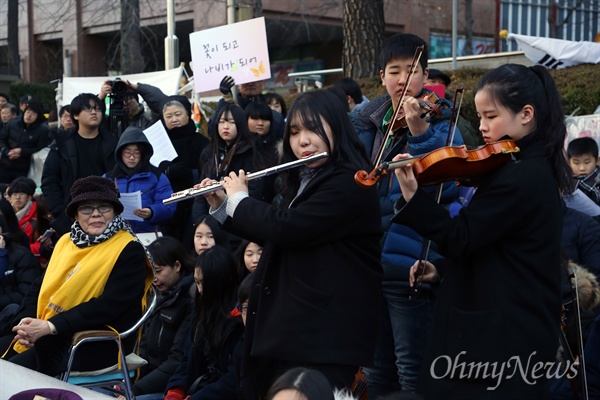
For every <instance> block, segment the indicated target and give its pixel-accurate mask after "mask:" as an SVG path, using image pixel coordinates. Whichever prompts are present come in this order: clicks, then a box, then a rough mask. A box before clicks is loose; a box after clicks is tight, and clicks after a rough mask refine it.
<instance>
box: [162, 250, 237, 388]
mask: <svg viewBox="0 0 600 400" xmlns="http://www.w3.org/2000/svg"><path fill="white" fill-rule="evenodd" d="M194 281H195V282H196V288H197V293H196V298H195V302H194V312H193V314H192V329H191V334H190V340H189V341H188V342H187V351H186V353H185V356H184V359H183V361H182V362H181V363H180V365H179V367H178V368H177V371H176V372H175V374H174V375H173V376H172V377H171V379H170V380H169V383H168V385H167V395H166V396H165V400H182V399H183V398H184V397H185V396H187V395H191V396H190V400H196V399H215V400H217V399H235V398H237V393H238V386H237V384H235V382H237V378H236V377H235V376H231V374H235V372H233V369H231V368H230V367H231V365H230V364H231V362H232V359H233V351H234V348H235V347H236V345H237V344H238V343H239V342H240V341H241V340H242V335H243V333H244V324H243V322H242V318H241V314H240V312H239V311H238V309H237V308H236V305H237V303H238V296H237V290H238V285H239V279H238V276H237V271H236V268H235V262H234V261H233V257H232V256H231V253H230V252H229V251H228V250H226V249H224V248H222V247H220V246H214V247H212V248H210V249H209V250H206V251H205V252H204V253H202V254H201V255H200V256H199V257H198V259H197V260H196V264H195V269H194ZM200 377H202V378H201V379H200V380H199V381H197V380H198V378H200Z"/></svg>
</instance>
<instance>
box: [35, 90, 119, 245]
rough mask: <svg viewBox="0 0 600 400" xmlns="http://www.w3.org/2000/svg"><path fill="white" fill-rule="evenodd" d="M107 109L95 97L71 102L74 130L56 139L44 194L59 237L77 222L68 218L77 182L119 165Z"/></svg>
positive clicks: (47, 165)
mask: <svg viewBox="0 0 600 400" xmlns="http://www.w3.org/2000/svg"><path fill="white" fill-rule="evenodd" d="M103 114H104V107H103V104H102V102H101V101H100V99H98V97H96V96H95V95H93V94H91V93H83V94H80V95H79V96H77V97H75V98H74V99H73V101H71V116H72V119H73V123H74V125H75V126H74V127H73V128H72V129H70V130H69V131H66V132H65V134H64V135H59V136H57V137H56V138H55V140H54V142H53V143H52V144H51V146H50V152H49V153H48V157H47V158H46V162H45V163H44V170H43V172H42V193H43V194H44V198H45V200H46V203H47V204H48V208H49V209H50V212H51V213H52V216H53V217H54V221H52V223H51V226H52V227H53V228H54V229H55V230H56V232H57V233H58V234H59V235H62V234H64V233H66V232H69V231H70V229H71V223H72V222H73V221H72V220H71V219H70V218H69V217H68V216H67V215H66V214H65V209H66V206H67V204H69V201H70V199H69V190H70V189H71V186H72V184H73V182H75V181H76V180H77V179H79V178H84V177H86V176H90V175H97V176H102V175H103V174H105V173H106V172H108V171H110V170H112V169H113V167H114V165H115V157H114V152H115V148H116V146H117V139H116V138H115V137H113V136H112V135H111V134H110V133H109V132H108V131H107V130H105V129H104V128H103V127H102V126H101V124H102V116H103Z"/></svg>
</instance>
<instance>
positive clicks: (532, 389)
mask: <svg viewBox="0 0 600 400" xmlns="http://www.w3.org/2000/svg"><path fill="white" fill-rule="evenodd" d="M475 106H476V109H477V114H478V116H479V121H480V126H479V129H480V131H481V132H482V134H483V138H484V140H485V142H486V143H494V142H497V141H499V140H504V139H506V138H510V139H512V140H514V141H515V142H516V145H517V146H518V147H519V149H520V152H519V154H518V155H517V156H518V158H519V160H518V162H508V163H506V164H504V165H502V166H500V168H498V170H497V171H495V172H494V173H493V174H491V175H490V176H489V177H488V178H487V179H486V180H484V181H482V182H481V183H480V185H479V186H478V189H477V192H476V193H475V195H474V196H473V199H472V200H471V202H470V203H469V204H468V205H467V206H466V207H463V208H462V209H461V210H460V211H459V213H458V215H457V216H455V217H454V218H452V217H451V216H450V215H449V213H448V210H446V209H445V208H444V207H442V206H441V205H439V204H437V203H436V201H435V199H434V198H433V196H430V195H429V194H428V193H426V192H424V191H423V190H422V189H419V184H418V182H417V180H416V178H415V175H414V173H413V169H412V165H411V164H408V165H406V166H405V167H401V168H398V169H396V170H395V175H396V177H397V179H398V181H399V182H400V186H401V188H402V197H400V198H399V199H398V201H397V203H396V205H395V206H396V209H397V210H399V211H398V213H397V214H396V215H395V216H394V217H393V222H396V223H401V224H405V225H407V226H409V227H411V228H413V229H415V230H416V231H417V232H418V233H419V234H421V235H423V236H424V237H426V238H428V239H431V240H432V241H434V242H435V243H436V244H437V246H438V249H439V252H440V254H442V255H443V256H445V257H446V258H444V259H443V260H439V262H436V263H429V262H426V263H425V266H424V267H423V268H422V269H423V271H422V272H419V273H417V265H418V263H415V265H413V266H412V267H411V271H410V279H411V284H415V282H420V281H422V280H425V281H439V280H440V279H441V278H442V277H443V282H442V283H441V284H440V287H439V292H438V299H437V301H436V311H435V318H434V319H433V329H432V337H431V340H430V343H429V346H428V347H427V353H428V354H427V360H426V364H425V366H424V367H425V368H423V371H424V372H423V374H422V375H421V377H420V378H421V380H420V383H419V393H420V394H422V395H423V396H424V397H425V398H443V399H481V398H487V397H489V396H491V395H492V394H491V393H493V396H494V397H495V398H499V399H507V398H515V396H518V397H519V398H523V399H534V398H535V399H549V398H551V396H550V389H549V383H548V379H549V377H550V376H551V375H552V372H550V370H552V371H555V370H556V365H554V363H556V362H557V361H556V352H557V347H558V337H559V326H560V321H561V319H560V317H561V305H562V296H561V228H562V210H561V195H568V194H569V193H571V191H572V183H571V171H570V170H569V166H568V164H567V160H566V158H565V156H564V141H565V138H566V126H565V122H564V115H563V112H562V106H561V103H560V96H559V93H558V91H557V89H556V85H555V83H554V81H553V79H552V76H551V75H550V73H549V72H548V70H547V69H546V68H544V67H542V66H539V65H536V66H533V67H526V66H523V65H517V64H506V65H503V66H501V67H498V68H496V69H494V70H492V71H490V72H488V73H487V74H486V75H485V76H484V77H483V78H482V80H481V81H480V82H479V84H478V85H477V87H476V89H475ZM405 158H408V156H407V155H402V154H401V155H398V156H396V157H394V160H401V159H405ZM442 359H444V360H448V361H449V362H450V360H455V361H452V362H460V365H509V364H511V365H515V364H512V363H513V362H514V363H522V364H523V365H525V364H527V365H538V366H543V367H542V368H537V370H536V372H535V376H536V379H535V380H533V381H531V380H530V379H529V376H530V375H529V372H528V373H525V374H512V373H511V374H512V375H511V377H510V379H508V378H509V376H508V373H506V374H507V375H503V374H502V373H500V375H499V376H498V377H497V378H495V379H485V378H486V377H490V375H486V373H485V372H482V371H481V370H480V369H479V370H478V371H474V370H471V371H473V373H465V374H463V373H460V374H455V373H452V374H450V373H448V372H446V367H448V368H454V367H452V365H454V366H456V367H458V365H459V364H448V363H446V362H439V361H440V360H442ZM459 359H460V361H458V360H459ZM436 360H437V361H436ZM507 363H508V364H507ZM511 370H512V367H511ZM531 373H533V372H531Z"/></svg>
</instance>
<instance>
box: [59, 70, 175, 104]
mask: <svg viewBox="0 0 600 400" xmlns="http://www.w3.org/2000/svg"><path fill="white" fill-rule="evenodd" d="M182 73H183V67H181V66H180V67H177V68H173V69H170V70H167V71H158V72H145V73H141V74H127V75H119V76H118V78H120V79H121V80H124V81H130V82H132V83H147V84H149V85H152V86H156V87H158V88H159V89H160V90H162V91H163V93H164V94H166V95H167V96H171V95H175V94H177V93H178V90H179V85H180V82H181V76H182ZM116 77H117V76H90V77H85V78H76V77H71V76H65V77H63V81H62V85H61V86H62V93H61V89H59V91H58V93H57V98H56V103H57V104H58V106H59V107H60V106H62V105H63V104H69V103H70V102H71V100H73V98H74V97H76V96H77V95H79V94H80V93H93V94H98V93H99V92H100V88H101V87H102V84H103V83H104V82H105V81H107V80H109V79H110V80H114V79H115V78H116Z"/></svg>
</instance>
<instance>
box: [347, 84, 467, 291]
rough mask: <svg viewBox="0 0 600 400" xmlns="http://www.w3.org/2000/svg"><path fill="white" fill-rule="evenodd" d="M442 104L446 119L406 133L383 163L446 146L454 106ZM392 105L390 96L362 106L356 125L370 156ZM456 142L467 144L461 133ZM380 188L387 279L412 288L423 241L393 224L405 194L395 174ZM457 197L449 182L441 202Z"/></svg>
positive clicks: (378, 98)
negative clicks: (412, 273) (420, 131)
mask: <svg viewBox="0 0 600 400" xmlns="http://www.w3.org/2000/svg"><path fill="white" fill-rule="evenodd" d="M442 101H443V102H444V103H443V104H444V107H445V108H444V109H443V110H444V113H443V114H442V116H441V117H438V118H432V120H431V125H430V127H429V129H428V130H427V131H426V132H424V133H423V134H422V135H420V136H411V135H410V134H409V133H404V136H403V137H402V139H400V140H399V141H398V142H397V143H396V144H394V145H393V147H392V148H391V150H390V151H389V153H388V154H387V155H386V156H385V157H384V159H383V161H391V160H392V158H394V156H396V155H397V154H399V153H410V154H412V155H415V156H418V155H423V154H427V153H429V152H430V151H433V150H436V149H438V148H440V147H443V146H445V145H446V137H447V134H448V126H449V118H450V115H449V111H450V109H449V107H450V108H451V103H449V102H447V101H446V100H442ZM391 105H392V101H391V98H390V97H389V95H384V96H380V97H377V98H375V99H374V100H372V101H370V102H369V103H368V104H366V105H365V106H364V107H362V108H361V109H360V111H359V113H358V115H357V116H356V120H355V123H356V124H357V126H358V129H359V130H358V135H359V139H360V140H361V141H362V142H363V144H364V145H365V147H366V149H367V154H371V153H372V151H376V150H377V149H375V150H373V145H374V143H373V142H374V140H375V136H376V135H377V134H380V135H384V134H385V132H384V131H383V130H382V128H381V125H382V121H383V118H384V116H385V114H386V113H387V112H388V110H389V109H390V107H391ZM453 143H454V144H455V145H461V144H462V143H463V141H462V137H461V136H460V132H457V133H456V136H455V138H454V141H453ZM377 188H378V190H379V203H380V206H381V227H382V228H383V231H384V236H383V238H382V241H381V248H382V254H381V261H382V264H383V271H384V280H392V281H401V282H404V283H405V284H406V286H407V287H408V275H409V270H410V267H411V266H412V265H413V264H414V262H415V261H416V260H418V259H419V258H420V257H421V252H422V247H423V239H422V238H421V237H420V236H419V235H418V234H417V233H416V232H415V231H414V230H413V229H412V228H410V227H408V226H402V225H398V224H394V223H392V222H391V217H392V216H393V215H394V203H395V202H396V200H397V199H398V197H400V196H401V194H402V192H401V190H400V185H399V183H398V180H397V179H396V178H395V177H394V175H393V174H388V175H386V176H385V177H383V178H381V179H380V180H379V182H378V183H377ZM435 189H436V188H434V187H431V188H428V189H426V190H428V191H434V190H435ZM457 195H458V189H457V187H456V184H455V183H453V182H448V183H445V184H444V189H443V192H442V200H441V203H442V204H449V203H451V202H452V201H454V200H455V199H456V197H457ZM427 287H428V284H427V283H425V284H423V288H427Z"/></svg>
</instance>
